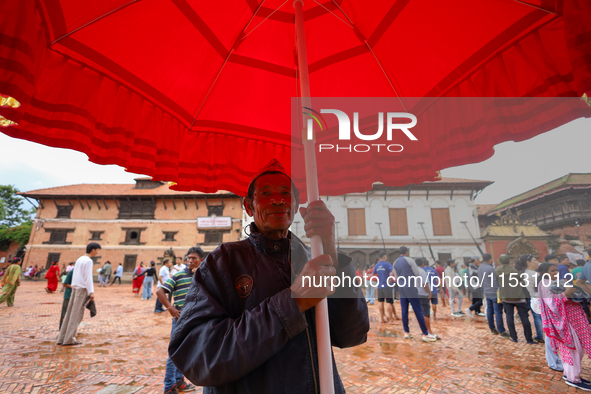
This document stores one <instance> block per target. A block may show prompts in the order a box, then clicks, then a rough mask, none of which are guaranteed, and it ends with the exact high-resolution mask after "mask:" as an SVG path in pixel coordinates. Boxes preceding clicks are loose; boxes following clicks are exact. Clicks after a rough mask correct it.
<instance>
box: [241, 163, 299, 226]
mask: <svg viewBox="0 0 591 394" xmlns="http://www.w3.org/2000/svg"><path fill="white" fill-rule="evenodd" d="M296 205H297V203H296V199H295V195H294V193H293V191H292V190H291V181H290V180H289V178H288V177H287V176H285V175H283V174H266V175H263V176H260V177H259V178H257V180H256V181H255V188H254V197H253V199H252V201H248V200H245V204H244V208H245V210H246V213H247V214H248V215H249V216H252V217H254V222H255V224H256V225H257V227H258V228H259V230H260V231H261V232H262V233H263V234H270V233H275V232H278V231H279V232H283V231H287V229H289V226H291V222H292V221H293V217H294V215H295V211H296V209H297V206H296Z"/></svg>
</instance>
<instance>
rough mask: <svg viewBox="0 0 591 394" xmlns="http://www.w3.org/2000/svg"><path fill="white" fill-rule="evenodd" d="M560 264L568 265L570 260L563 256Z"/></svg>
mask: <svg viewBox="0 0 591 394" xmlns="http://www.w3.org/2000/svg"><path fill="white" fill-rule="evenodd" d="M560 264H562V265H566V266H567V267H568V266H569V265H570V260H569V259H568V257H563V258H562V259H560Z"/></svg>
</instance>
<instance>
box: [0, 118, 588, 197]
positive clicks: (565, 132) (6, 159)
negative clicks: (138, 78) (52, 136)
mask: <svg viewBox="0 0 591 394" xmlns="http://www.w3.org/2000/svg"><path fill="white" fill-rule="evenodd" d="M0 147H1V148H2V149H1V150H0V152H1V153H0V184H2V185H14V186H16V187H17V188H18V189H19V190H21V191H29V190H34V189H42V188H47V187H55V186H63V185H71V184H76V183H133V179H134V178H136V177H137V176H138V174H131V173H127V172H125V171H124V170H123V168H122V167H119V166H115V165H110V166H102V165H98V164H94V163H91V162H89V161H88V158H87V157H86V155H84V154H83V153H79V152H75V151H72V150H67V149H57V148H49V147H46V146H43V145H39V144H35V143H32V142H28V141H24V140H18V139H15V138H10V137H8V136H6V135H4V134H2V133H0ZM569 172H571V173H583V172H587V173H591V119H578V120H575V121H573V122H571V123H568V124H566V125H564V126H561V127H559V128H557V129H554V130H552V131H549V132H547V133H544V134H542V135H539V136H537V137H535V138H532V139H530V140H527V141H523V142H519V143H515V142H505V143H502V144H499V145H497V146H496V147H495V154H494V156H493V157H491V158H490V159H488V160H486V161H484V162H482V163H477V164H470V165H465V166H461V167H454V168H449V169H446V170H443V171H442V175H443V176H444V177H453V178H465V179H479V180H488V181H494V184H492V185H491V186H489V187H487V188H486V189H485V190H484V191H483V192H482V193H481V194H480V195H479V196H478V197H477V198H476V203H477V204H496V203H500V202H501V201H503V200H505V199H507V198H510V197H512V196H515V195H517V194H520V193H523V192H525V191H527V190H530V189H533V188H535V187H537V186H539V185H542V184H544V183H546V182H549V181H551V180H553V179H556V178H559V177H561V176H563V175H566V174H568V173H569Z"/></svg>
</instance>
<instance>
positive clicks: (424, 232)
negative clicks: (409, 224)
mask: <svg viewBox="0 0 591 394" xmlns="http://www.w3.org/2000/svg"><path fill="white" fill-rule="evenodd" d="M417 223H418V224H420V225H421V228H422V229H423V234H424V235H425V240H426V241H427V246H429V252H430V253H431V257H432V258H433V261H435V260H436V259H435V255H434V254H433V249H431V244H430V243H429V238H427V232H426V231H425V227H423V224H425V222H417Z"/></svg>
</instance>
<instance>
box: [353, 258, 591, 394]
mask: <svg viewBox="0 0 591 394" xmlns="http://www.w3.org/2000/svg"><path fill="white" fill-rule="evenodd" d="M400 254H401V256H400V257H399V258H398V259H397V260H396V261H395V263H394V265H392V264H390V263H389V262H388V261H387V258H388V255H387V253H386V252H385V251H383V252H381V253H380V256H379V259H378V262H377V263H376V264H375V265H374V266H371V267H367V268H366V270H365V271H363V272H360V271H358V272H357V275H358V276H359V275H361V276H363V277H365V278H372V277H374V278H376V280H375V282H374V283H375V286H371V285H370V286H367V287H366V302H367V303H368V304H370V305H373V304H374V302H375V298H377V302H378V311H379V316H380V317H379V321H380V323H388V322H390V323H394V322H395V320H398V316H397V313H396V308H395V306H394V301H395V300H399V301H400V310H401V315H402V324H403V329H404V332H405V334H404V335H405V338H411V334H410V332H409V328H408V305H409V304H410V305H411V306H412V309H413V312H414V313H415V316H416V319H417V322H418V324H419V326H420V328H421V331H422V333H423V341H425V342H435V341H436V340H437V339H438V337H437V335H435V334H433V332H432V331H431V324H430V313H431V311H433V317H434V318H436V313H437V305H438V304H439V301H441V302H442V303H443V304H444V305H445V302H446V301H448V302H449V304H450V308H451V316H452V317H454V318H461V317H465V316H467V315H471V316H473V317H475V316H479V317H486V319H487V322H488V326H489V329H490V332H491V334H493V335H500V336H501V337H505V338H507V339H508V340H510V341H512V342H515V343H517V342H518V341H519V339H518V334H517V329H516V322H517V323H519V324H521V326H522V328H523V335H524V338H525V341H526V343H527V344H530V345H535V344H536V343H540V344H544V345H545V353H546V362H547V364H548V366H549V367H550V368H551V369H553V370H556V371H561V372H564V380H565V382H566V383H567V384H568V385H570V386H573V387H576V388H579V389H582V390H586V391H591V382H589V381H588V380H586V379H584V378H582V377H581V376H580V374H581V360H582V358H583V355H584V352H585V351H587V354H588V355H591V328H590V324H591V314H590V313H589V301H590V300H591V297H590V296H589V294H591V285H589V284H588V283H587V280H588V279H591V261H588V262H586V261H585V259H577V260H576V263H575V264H573V262H572V256H571V258H569V257H568V256H566V255H565V256H560V257H559V256H556V255H552V254H549V255H547V256H546V257H545V258H544V260H545V261H544V263H541V264H540V263H539V262H538V261H537V259H536V257H535V256H533V255H531V254H526V255H522V256H520V257H519V258H517V259H515V260H514V261H512V260H511V258H510V257H509V256H507V255H501V256H500V257H499V259H498V263H496V262H494V261H493V259H492V256H491V255H490V254H488V253H484V254H483V255H482V257H480V256H473V257H472V258H471V259H469V260H468V261H466V262H465V263H464V265H463V267H462V268H458V267H457V263H456V262H455V260H453V259H450V260H448V261H447V262H446V264H445V267H444V264H442V263H441V262H440V261H435V266H434V267H430V266H429V263H428V261H427V259H425V258H417V259H416V261H415V260H413V259H411V258H409V257H408V248H406V247H401V248H400ZM587 255H588V256H589V255H591V249H589V251H588V252H587ZM581 257H582V256H581ZM410 277H414V278H422V281H414V282H413V281H409V280H408V279H409V278H410ZM436 277H437V278H438V280H436V279H435V278H436ZM445 277H447V278H449V280H445ZM454 278H455V279H457V280H453V279H454ZM368 283H370V284H371V281H370V282H368ZM376 290H377V297H376V295H375V292H376ZM464 298H468V299H470V303H471V305H470V306H469V307H468V308H466V309H465V312H464V311H463V310H462V303H463V300H464ZM483 309H486V312H484V311H483ZM530 315H531V317H532V320H533V322H534V328H535V336H534V332H533V330H532V326H531V323H530ZM505 327H506V328H505Z"/></svg>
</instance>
